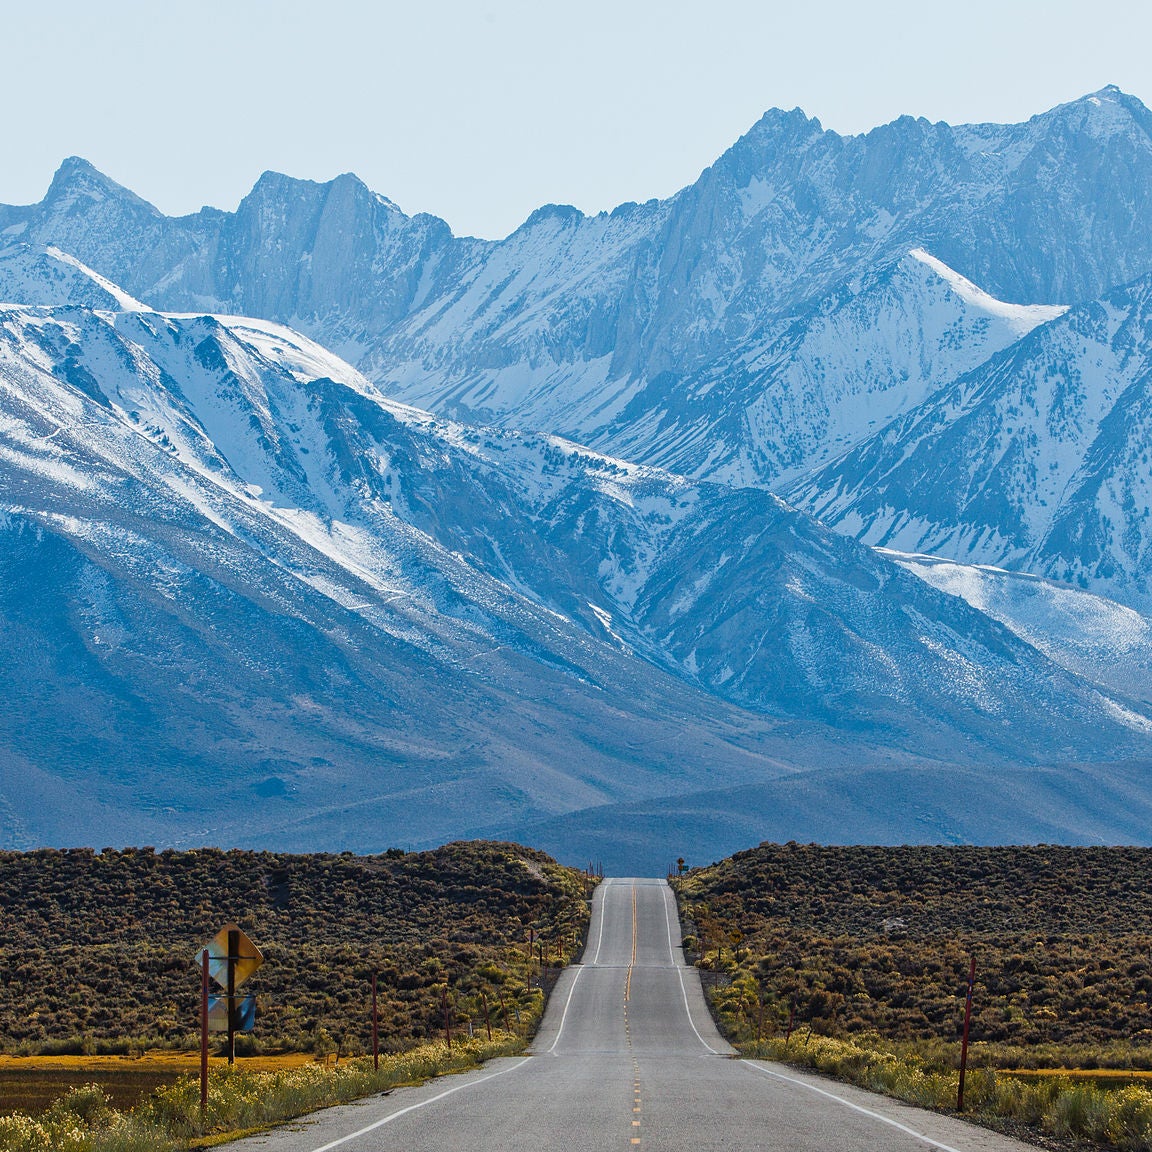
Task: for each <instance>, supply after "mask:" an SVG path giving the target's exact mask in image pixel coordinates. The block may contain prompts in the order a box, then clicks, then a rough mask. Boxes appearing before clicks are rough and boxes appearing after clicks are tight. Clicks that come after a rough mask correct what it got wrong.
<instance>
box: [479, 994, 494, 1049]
mask: <svg viewBox="0 0 1152 1152" xmlns="http://www.w3.org/2000/svg"><path fill="white" fill-rule="evenodd" d="M480 999H481V1000H482V1001H483V1002H484V1027H485V1028H486V1029H487V1030H488V1042H489V1043H491V1042H492V1017H491V1016H490V1015H489V1013H488V993H487V992H481V993H480Z"/></svg>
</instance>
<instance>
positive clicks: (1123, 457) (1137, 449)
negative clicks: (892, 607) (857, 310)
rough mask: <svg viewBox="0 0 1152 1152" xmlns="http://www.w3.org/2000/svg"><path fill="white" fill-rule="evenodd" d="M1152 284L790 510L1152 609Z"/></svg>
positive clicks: (1049, 327)
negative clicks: (1151, 459)
mask: <svg viewBox="0 0 1152 1152" xmlns="http://www.w3.org/2000/svg"><path fill="white" fill-rule="evenodd" d="M1150 356H1152V277H1142V278H1141V279H1139V280H1137V281H1135V282H1134V283H1133V284H1131V285H1129V286H1127V287H1125V288H1122V289H1118V290H1116V291H1114V292H1112V293H1109V294H1108V295H1107V296H1105V297H1103V298H1102V299H1101V300H1099V301H1097V302H1093V303H1089V304H1083V305H1079V306H1077V307H1076V308H1073V309H1072V310H1070V311H1069V312H1068V313H1066V314H1065V315H1064V316H1062V317H1060V318H1059V319H1057V320H1054V321H1052V322H1051V323H1049V324H1046V325H1044V326H1043V327H1041V328H1038V329H1036V330H1035V331H1034V332H1032V333H1031V334H1030V335H1028V336H1027V337H1025V338H1024V339H1022V340H1021V341H1020V342H1019V343H1018V344H1016V345H1014V346H1012V347H1011V348H1009V349H1007V350H1006V351H1004V352H1002V353H1000V354H998V355H997V356H994V357H992V358H991V359H990V360H989V361H988V363H987V364H985V365H983V366H981V367H980V368H978V369H976V370H975V371H974V372H972V373H970V374H968V375H966V376H964V377H962V378H961V379H960V380H958V381H957V382H956V383H955V384H953V385H951V386H950V387H948V388H946V389H944V390H942V391H941V392H940V393H939V394H937V395H936V396H935V397H933V398H931V399H930V400H929V401H928V402H926V403H925V404H923V405H921V406H920V407H918V408H917V409H915V410H914V411H912V412H911V413H909V414H908V415H906V416H904V417H902V418H900V419H898V420H895V421H893V422H892V424H890V425H889V426H888V427H886V428H885V429H883V430H882V431H880V432H878V433H877V434H875V435H874V436H872V437H871V438H869V439H868V440H867V441H865V442H864V443H862V444H861V445H859V446H858V447H856V448H854V449H853V450H852V451H850V452H848V453H846V454H845V455H844V456H842V457H841V458H840V459H838V460H836V461H834V462H833V463H831V464H830V465H828V466H827V467H826V468H824V469H822V470H821V471H819V472H817V473H816V474H815V475H813V476H812V477H809V478H806V479H804V480H802V481H801V482H799V483H798V484H796V485H795V486H794V487H793V488H792V490H791V492H792V498H793V499H794V500H795V501H796V502H797V503H798V504H799V505H800V506H802V507H804V508H806V509H808V510H809V511H811V512H812V513H813V514H815V515H817V516H819V517H820V518H821V519H823V520H825V521H826V522H828V523H829V524H832V525H835V526H837V527H839V528H840V529H841V530H843V531H847V532H851V533H852V534H853V535H855V536H857V537H859V538H860V539H862V540H866V541H868V542H869V543H872V544H881V545H884V546H887V547H892V548H895V549H898V550H900V551H904V552H922V553H931V554H933V555H939V556H945V557H947V558H950V559H956V560H960V561H962V562H965V563H978V564H993V565H1002V566H1005V567H1009V568H1012V569H1015V570H1018V571H1030V572H1036V573H1039V574H1042V575H1047V576H1050V577H1053V578H1055V579H1058V580H1062V581H1064V582H1066V583H1075V584H1079V585H1080V586H1082V587H1086V588H1090V589H1092V590H1094V591H1097V592H1100V593H1101V594H1103V595H1107V596H1111V597H1112V598H1114V599H1119V600H1121V601H1123V602H1126V603H1132V604H1134V605H1147V604H1149V603H1152V601H1150V599H1149V595H1150V591H1152V583H1150V580H1152V549H1150V546H1149V527H1148V525H1149V521H1148V509H1149V507H1152V478H1150V477H1149V473H1148V449H1147V446H1148V440H1149V435H1150V432H1152V362H1150V359H1149V358H1150Z"/></svg>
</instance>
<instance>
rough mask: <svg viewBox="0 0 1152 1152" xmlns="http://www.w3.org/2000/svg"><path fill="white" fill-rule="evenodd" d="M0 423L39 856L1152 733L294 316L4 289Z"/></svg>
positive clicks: (923, 614)
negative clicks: (368, 363)
mask: <svg viewBox="0 0 1152 1152" xmlns="http://www.w3.org/2000/svg"><path fill="white" fill-rule="evenodd" d="M24 255H25V257H26V260H25V263H27V261H28V260H29V259H31V257H30V256H29V254H27V253H25V254H24ZM48 259H50V260H53V261H55V262H56V263H61V262H62V263H63V266H64V267H65V268H66V269H67V271H68V273H69V274H70V275H71V274H72V273H75V274H76V277H77V279H76V280H75V282H73V283H71V284H64V285H63V287H61V284H60V283H59V282H56V281H53V285H50V287H51V289H52V290H53V291H62V292H64V293H65V294H66V295H69V296H71V295H72V294H74V293H78V292H82V290H83V284H82V280H83V278H84V277H85V276H87V272H86V270H85V268H84V266H83V265H82V264H80V263H79V262H77V261H74V260H67V259H65V258H63V257H62V256H59V255H51V254H49V256H48ZM33 263H34V261H33ZM49 267H51V265H50V266H49ZM93 283H94V284H95V285H96V288H98V289H99V290H100V291H101V292H107V293H108V295H109V297H110V298H111V299H120V296H118V295H117V293H118V292H119V290H118V289H114V286H112V288H106V287H105V286H103V285H102V284H100V283H98V282H96V281H93ZM44 290H45V291H47V290H48V289H44ZM102 301H103V302H104V303H107V302H108V300H107V299H106V298H102ZM0 413H2V420H0V505H2V507H3V511H4V527H3V533H4V538H5V540H6V546H5V548H4V557H5V559H4V567H5V575H4V579H3V581H2V582H0V588H2V589H3V595H2V596H0V608H2V612H0V623H2V625H3V629H4V632H5V634H6V637H7V650H8V651H9V652H10V653H14V654H16V656H15V658H13V659H10V660H9V661H8V662H7V663H6V665H5V673H4V679H5V684H4V688H5V692H6V693H7V695H6V699H7V700H8V701H9V702H10V704H9V707H7V708H6V709H4V710H2V716H0V720H2V722H3V726H4V733H3V740H2V741H0V746H2V747H3V748H4V754H3V755H4V780H5V784H4V786H3V787H0V793H2V796H3V798H2V800H0V809H2V810H3V812H4V813H5V814H6V825H7V829H8V831H7V833H6V835H7V837H8V839H9V841H10V842H15V841H17V840H19V838H20V837H21V836H24V837H26V838H28V839H30V840H33V841H40V840H44V839H48V840H52V839H58V838H59V837H60V836H61V834H62V827H63V825H64V820H63V818H62V806H61V805H62V801H63V799H64V798H65V797H68V796H72V798H73V799H72V801H71V803H70V804H69V805H68V806H67V816H66V819H67V827H68V828H71V829H72V830H73V831H72V833H71V834H72V835H75V834H76V831H75V830H76V829H77V824H76V820H77V816H76V812H77V804H76V800H75V798H76V797H77V796H80V797H83V801H84V802H83V804H82V805H81V807H80V811H82V812H83V813H84V815H83V817H82V819H83V820H84V821H85V824H84V827H85V828H86V829H90V830H91V831H89V833H88V835H87V837H86V838H91V837H98V836H99V835H104V836H114V835H115V834H117V833H119V834H121V835H127V834H128V830H129V829H137V830H139V829H141V828H144V829H147V830H148V831H149V833H151V835H152V838H156V839H162V840H168V839H179V838H189V837H191V838H204V837H209V838H212V839H217V840H235V839H240V840H243V841H245V842H250V843H251V842H265V843H267V842H292V843H304V842H307V840H308V838H309V837H310V836H312V837H315V836H321V837H324V838H325V839H326V841H331V840H333V839H335V840H337V841H338V842H340V843H343V844H349V845H355V846H360V847H364V846H368V845H369V844H375V845H379V844H380V843H382V842H389V841H395V840H397V839H403V838H405V837H407V838H409V839H435V838H437V837H442V836H445V835H459V834H463V833H465V832H468V831H474V830H476V829H477V828H478V827H481V826H482V827H492V826H500V827H504V828H512V829H515V828H525V827H529V826H534V825H535V823H536V822H538V821H540V820H542V819H545V818H548V819H553V820H555V819H560V820H570V819H573V818H576V819H577V820H578V819H579V815H578V814H579V813H581V812H584V811H585V810H592V809H599V808H602V807H604V806H605V805H608V806H619V805H624V806H625V807H626V806H627V805H628V804H631V803H638V802H644V803H647V802H651V801H654V800H656V799H658V798H662V797H663V798H668V797H671V796H676V795H679V796H681V797H682V798H685V803H686V804H687V805H688V806H689V807H691V806H692V805H693V804H694V803H695V801H694V800H692V799H691V797H692V796H694V795H695V794H696V793H699V792H700V791H702V790H706V789H713V788H716V787H720V786H722V787H724V788H730V787H733V786H736V785H739V784H748V785H753V784H754V785H756V786H766V785H767V784H769V783H770V782H771V781H773V780H776V779H778V778H781V777H782V776H785V775H792V774H794V773H796V772H799V771H804V770H811V766H812V764H813V763H817V764H821V765H828V764H836V763H840V762H841V761H843V759H844V757H845V755H846V752H845V747H844V746H845V742H847V743H848V746H850V749H851V757H852V759H853V760H854V761H857V762H858V763H860V764H867V763H874V762H876V761H878V760H882V759H891V758H892V757H894V756H895V757H898V758H901V759H902V761H904V762H906V764H907V768H908V770H912V769H913V766H919V767H921V768H922V766H923V765H924V764H925V763H926V762H928V763H937V764H950V763H957V762H961V763H963V762H969V763H972V764H980V765H982V766H984V767H983V768H982V770H988V769H989V767H990V766H992V765H995V766H997V768H998V769H999V771H1000V772H1001V773H1003V772H1005V771H1008V770H1009V769H1010V768H1011V769H1012V771H1015V772H1016V773H1017V774H1018V775H1017V776H1016V777H1012V775H1011V772H1009V778H1012V779H1014V780H1015V783H1016V784H1017V785H1018V786H1021V787H1024V788H1027V777H1028V769H1027V768H1025V767H1022V764H1023V763H1024V761H1027V762H1035V761H1036V760H1037V759H1039V760H1046V759H1061V760H1064V761H1066V762H1071V761H1076V760H1086V759H1088V758H1089V757H1099V756H1101V755H1104V754H1105V752H1107V754H1108V755H1110V756H1113V757H1116V758H1125V757H1130V756H1133V755H1141V754H1144V751H1143V750H1145V749H1146V748H1147V749H1148V750H1152V737H1150V736H1149V733H1148V729H1149V723H1148V721H1147V720H1146V719H1145V717H1144V715H1143V714H1142V712H1141V709H1140V707H1139V706H1138V705H1135V704H1133V703H1132V702H1131V701H1130V700H1128V699H1127V698H1126V697H1125V696H1123V695H1116V694H1114V693H1109V692H1102V691H1101V689H1100V687H1099V686H1098V685H1096V684H1094V683H1092V682H1090V681H1088V680H1085V679H1083V678H1081V677H1078V676H1076V675H1069V674H1068V673H1067V672H1066V671H1065V670H1064V669H1062V668H1061V667H1059V666H1058V665H1057V664H1056V663H1054V662H1052V661H1051V660H1049V659H1048V658H1047V657H1045V656H1044V655H1043V654H1041V653H1040V652H1039V651H1038V650H1037V649H1036V648H1035V647H1034V646H1032V645H1030V644H1027V643H1025V642H1023V641H1021V640H1020V639H1018V638H1017V637H1016V636H1015V635H1014V634H1013V633H1012V632H1011V631H1010V630H1008V629H1005V628H1004V627H1002V626H1001V625H1000V624H998V623H996V622H995V621H992V620H990V619H989V618H988V617H987V616H985V615H984V614H982V613H980V612H979V611H976V610H975V609H973V608H971V607H970V606H969V605H968V604H966V603H965V602H964V601H963V600H962V599H958V598H956V597H954V596H949V595H946V594H944V593H941V592H939V591H937V590H936V589H934V588H932V587H930V586H929V585H928V584H926V583H924V582H923V581H922V580H920V579H918V578H916V576H914V575H912V574H909V573H906V572H904V571H903V570H902V569H901V568H900V566H899V565H896V564H894V563H892V562H891V561H889V560H888V559H886V558H884V557H882V556H878V555H877V554H875V553H874V552H873V551H872V550H870V549H868V548H866V547H863V546H861V545H859V544H856V543H855V542H853V541H851V540H847V539H845V538H842V537H840V536H837V535H835V534H833V533H832V532H830V531H829V530H827V529H824V528H822V527H820V526H819V525H817V524H816V523H815V522H813V521H811V520H810V519H808V518H807V517H806V516H804V515H803V514H802V513H799V512H797V511H795V510H794V509H791V508H789V507H788V506H786V505H784V504H783V503H781V501H779V500H778V499H777V498H776V497H774V496H772V495H771V494H770V493H768V492H766V491H764V490H761V489H743V490H736V489H732V488H731V487H729V486H726V485H721V484H712V483H702V482H692V481H689V480H686V479H683V478H680V477H677V476H675V475H672V474H669V473H666V472H663V471H661V470H659V469H654V468H651V467H648V466H641V465H632V464H627V463H625V462H623V461H619V460H615V459H612V458H609V457H605V456H603V455H600V454H598V453H595V452H592V451H590V450H587V449H583V448H580V447H579V446H577V445H574V444H572V443H571V442H568V441H564V440H561V439H559V438H556V437H550V436H542V435H532V434H522V433H515V432H508V431H499V430H492V429H480V428H475V427H469V426H466V425H460V424H455V423H452V422H445V421H443V420H440V419H437V418H435V417H432V416H430V415H428V414H426V413H422V412H419V411H418V410H415V409H411V408H408V407H405V406H403V405H399V404H397V403H395V402H393V401H390V400H388V399H386V398H384V397H383V396H382V395H380V393H379V392H378V390H377V389H376V387H375V386H374V385H372V384H371V383H370V382H369V381H367V380H366V379H365V378H364V377H363V376H362V375H361V374H360V373H359V372H357V371H356V370H355V369H353V368H351V367H350V366H348V365H347V364H345V363H343V362H341V361H340V360H338V359H337V358H336V357H334V356H332V355H331V354H330V353H328V352H326V351H325V350H324V349H323V348H321V347H319V346H318V345H316V344H314V343H313V342H312V341H310V340H309V339H307V338H306V337H302V336H300V335H298V334H296V333H294V332H292V331H290V330H288V329H285V328H283V327H282V326H279V325H276V324H274V323H271V322H268V321H262V320H253V319H245V318H237V317H213V316H207V315H194V314H192V315H174V314H163V313H158V312H154V311H150V310H147V309H143V308H134V309H133V310H130V311H113V310H111V309H98V310H93V309H91V308H85V307H78V306H74V305H62V306H54V307H52V306H31V305H20V306H5V307H4V308H3V309H2V310H0ZM1055 717H1059V719H1058V720H1056V719H1054V718H1055ZM1022 749H1027V753H1026V754H1025V755H1024V756H1022ZM809 758H811V759H809ZM1013 766H1014V767H1013ZM899 781H900V776H899V774H897V775H895V776H894V777H893V781H892V787H893V789H894V790H895V791H894V792H893V793H892V797H893V802H894V803H896V802H897V800H896V797H897V795H898V792H899V788H900V786H901V785H900V783H899ZM414 808H415V809H418V810H419V816H418V817H414V816H413V814H412V812H413V809H414ZM366 810H367V812H370V818H369V817H368V816H367V814H366ZM614 810H615V808H614ZM1117 812H1119V808H1117ZM910 818H911V817H910ZM1117 818H1119V817H1117ZM1072 819H1073V820H1074V819H1075V817H1073V818H1072ZM1125 819H1127V817H1125ZM1045 827H1047V825H1045ZM1072 827H1073V825H1072V824H1071V823H1070V825H1069V832H1068V834H1074V833H1073V831H1072ZM1080 834H1083V832H1082V831H1081V833H1080ZM139 835H140V833H139V831H137V832H136V833H135V836H136V837H137V838H138V836H139ZM653 835H655V833H653ZM562 839H563V837H560V840H561V841H562ZM558 842H560V841H558Z"/></svg>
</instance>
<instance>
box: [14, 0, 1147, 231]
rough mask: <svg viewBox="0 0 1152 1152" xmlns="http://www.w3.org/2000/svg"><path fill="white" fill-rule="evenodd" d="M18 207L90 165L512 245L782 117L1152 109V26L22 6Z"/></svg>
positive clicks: (1082, 18)
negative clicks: (347, 190) (1115, 94)
mask: <svg viewBox="0 0 1152 1152" xmlns="http://www.w3.org/2000/svg"><path fill="white" fill-rule="evenodd" d="M0 15H2V22H0V29H2V41H3V49H4V50H3V59H2V63H3V66H2V68H0V96H2V98H3V106H4V108H5V109H6V110H7V114H6V115H5V117H4V129H3V135H2V140H3V157H4V159H3V162H2V163H0V201H3V202H6V203H28V202H31V201H34V200H38V199H39V198H40V197H41V196H42V195H43V192H44V189H45V188H46V187H47V184H48V181H49V180H50V178H51V175H52V172H53V171H54V170H55V168H56V166H57V164H58V163H59V161H60V160H61V159H62V157H64V156H66V155H69V154H73V153H75V154H78V155H81V156H85V157H87V158H88V159H89V160H91V161H92V162H93V163H94V164H96V165H97V167H99V168H101V169H103V170H104V171H105V172H107V173H108V174H109V175H111V176H113V177H114V178H115V179H117V180H119V181H120V182H121V183H124V184H127V185H128V186H129V187H131V188H132V189H133V190H135V191H136V192H138V193H139V194H140V195H142V196H144V197H145V198H147V199H149V200H151V201H152V202H153V203H155V204H156V205H157V206H158V207H159V208H161V209H162V210H164V211H165V212H170V213H179V212H188V211H192V210H194V209H196V208H198V207H200V206H201V205H202V204H206V203H208V204H214V205H217V206H218V207H222V208H234V207H235V206H236V204H237V202H238V201H239V200H240V198H241V197H242V196H243V195H244V193H245V192H246V191H247V190H248V189H249V188H250V187H251V185H252V183H253V181H254V180H255V179H256V177H257V176H258V175H259V174H260V173H261V172H262V171H264V170H265V169H268V168H274V169H277V170H280V171H284V172H288V173H290V174H292V175H294V176H302V177H308V178H311V179H317V180H323V179H328V178H330V177H332V176H334V175H336V174H338V173H340V172H345V171H352V172H356V173H357V174H358V175H359V176H361V177H362V178H363V179H364V180H365V181H366V182H367V183H368V184H369V185H371V186H372V187H373V188H375V189H376V190H377V191H380V192H383V193H385V194H386V195H388V196H390V197H391V198H392V199H393V200H395V201H396V202H397V203H398V204H399V205H400V206H401V207H402V208H403V209H404V210H405V211H406V212H419V211H427V212H434V213H436V214H437V215H440V216H443V217H444V218H445V219H447V220H448V222H449V223H450V224H451V225H452V227H453V229H454V230H455V231H456V232H458V233H472V234H475V235H482V236H500V235H504V234H505V233H507V232H508V231H510V230H511V229H512V228H514V227H515V226H516V225H517V224H518V223H519V222H520V221H522V220H523V219H524V217H525V216H527V215H528V213H529V212H530V211H531V210H532V209H533V208H535V207H537V206H539V205H540V204H542V203H546V202H549V201H558V202H563V203H572V204H575V205H577V206H578V207H579V208H582V209H584V210H585V211H589V212H591V211H596V210H599V209H602V208H610V207H612V206H614V205H615V204H617V203H619V202H621V201H623V200H645V199H648V198H649V197H652V196H667V195H669V194H670V193H672V192H674V191H675V190H676V189H677V188H680V187H682V186H683V185H684V184H687V183H689V182H691V181H692V180H694V179H695V178H696V176H697V175H698V174H699V172H700V170H701V169H702V168H704V167H706V166H707V165H708V164H710V163H711V162H712V161H713V160H714V159H715V158H716V157H717V156H718V155H719V154H720V153H721V152H722V151H723V150H724V149H725V148H727V147H728V146H729V145H730V144H731V143H732V142H733V141H734V140H735V139H736V138H737V137H738V136H739V135H740V134H741V133H742V132H744V131H745V130H746V129H747V128H748V127H749V126H750V125H751V124H752V123H754V122H755V120H756V119H758V117H759V116H760V114H761V113H762V112H763V111H764V110H765V109H766V108H769V107H772V106H781V107H786V108H792V107H796V106H799V107H801V108H803V109H804V110H805V111H806V112H808V113H809V114H810V115H814V116H817V117H819V118H820V120H821V121H822V122H823V123H824V124H825V126H826V127H830V128H834V129H836V130H837V131H840V132H860V131H865V130H867V129H868V128H871V127H873V126H875V125H876V124H880V123H884V122H886V121H888V120H891V119H894V118H895V117H896V116H898V115H900V114H902V113H909V114H912V115H917V116H927V117H928V118H929V119H933V120H948V121H951V122H953V123H957V122H961V121H970V120H1023V119H1027V117H1029V116H1030V115H1033V114H1035V113H1037V112H1041V111H1043V110H1045V109H1047V108H1049V107H1051V106H1052V105H1054V104H1057V103H1060V102H1062V101H1065V100H1069V99H1074V98H1075V97H1077V96H1080V95H1083V94H1084V93H1086V92H1089V91H1094V90H1096V89H1098V88H1101V87H1103V86H1104V85H1105V84H1109V83H1114V84H1118V85H1120V87H1121V88H1124V89H1125V90H1126V91H1128V92H1131V93H1133V94H1135V95H1136V96H1139V97H1140V98H1141V99H1142V100H1143V101H1144V102H1145V103H1148V104H1152V64H1150V63H1149V60H1150V55H1149V51H1148V45H1149V44H1152V2H1149V0H1097V2H1096V3H1093V4H1085V3H1083V0H1079V2H1066V0H1048V2H1040V0H997V2H988V0H968V2H966V3H949V4H936V3H932V2H931V0H919V2H915V3H913V2H905V0H877V2H874V3H867V2H863V0H861V2H847V0H836V2H819V0H810V2H807V3H805V2H804V0H794V2H793V3H787V4H782V3H775V2H764V0H761V2H759V3H756V2H755V0H709V2H708V3H704V2H703V0H699V2H694V3H684V2H681V0H660V2H650V0H636V2H630V0H582V2H573V3H567V4H555V3H549V2H548V0H474V2H471V3H465V2H457V0H412V2H409V3H403V4H399V3H387V2H386V3H368V2H352V0H324V2H323V3H302V2H299V0H275V2H272V0H230V2H226V3H225V2H220V0H189V2H188V3H185V4H174V3H169V2H167V0H148V2H147V3H144V2H139V0H122V2H117V0H108V2H105V3H101V4H93V3H91V2H90V0H84V2H78V0H56V2H55V3H53V4H51V5H43V6H40V5H34V4H32V3H30V2H28V0H21V2H19V3H15V2H13V0H0Z"/></svg>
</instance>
